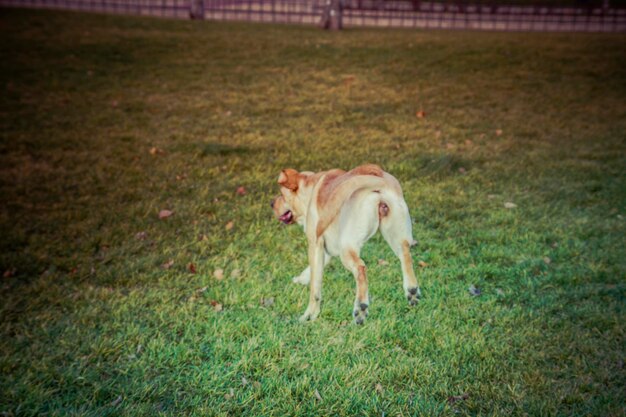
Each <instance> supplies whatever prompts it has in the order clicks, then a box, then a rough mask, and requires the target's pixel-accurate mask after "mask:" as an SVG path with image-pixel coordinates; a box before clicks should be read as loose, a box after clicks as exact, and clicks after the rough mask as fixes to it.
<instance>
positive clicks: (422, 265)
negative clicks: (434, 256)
mask: <svg viewBox="0 0 626 417" xmlns="http://www.w3.org/2000/svg"><path fill="white" fill-rule="evenodd" d="M417 264H418V265H419V266H420V268H426V267H427V266H428V264H427V263H426V262H424V261H418V262H417Z"/></svg>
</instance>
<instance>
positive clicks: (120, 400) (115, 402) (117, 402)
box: [111, 395, 122, 407]
mask: <svg viewBox="0 0 626 417" xmlns="http://www.w3.org/2000/svg"><path fill="white" fill-rule="evenodd" d="M121 402H122V396H121V395H118V396H117V398H116V399H115V400H113V401H111V407H117V406H118V405H120V403H121Z"/></svg>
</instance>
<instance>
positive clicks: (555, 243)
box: [550, 242, 559, 249]
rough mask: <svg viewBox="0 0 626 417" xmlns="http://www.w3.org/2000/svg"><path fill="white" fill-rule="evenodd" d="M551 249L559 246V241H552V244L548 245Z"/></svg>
mask: <svg viewBox="0 0 626 417" xmlns="http://www.w3.org/2000/svg"><path fill="white" fill-rule="evenodd" d="M550 246H551V247H552V248H553V249H556V248H558V247H559V243H558V242H552V244H551V245H550Z"/></svg>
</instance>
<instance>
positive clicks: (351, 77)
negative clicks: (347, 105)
mask: <svg viewBox="0 0 626 417" xmlns="http://www.w3.org/2000/svg"><path fill="white" fill-rule="evenodd" d="M354 80H355V77H354V75H348V76H347V77H346V78H344V79H343V83H344V85H345V86H346V87H350V86H351V85H352V83H353V82H354Z"/></svg>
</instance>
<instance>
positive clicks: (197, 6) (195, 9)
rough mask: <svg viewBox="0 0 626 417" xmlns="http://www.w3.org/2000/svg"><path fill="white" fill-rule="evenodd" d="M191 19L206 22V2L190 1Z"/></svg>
mask: <svg viewBox="0 0 626 417" xmlns="http://www.w3.org/2000/svg"><path fill="white" fill-rule="evenodd" d="M189 17H190V18H191V19H194V20H204V0H190V1H189Z"/></svg>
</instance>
